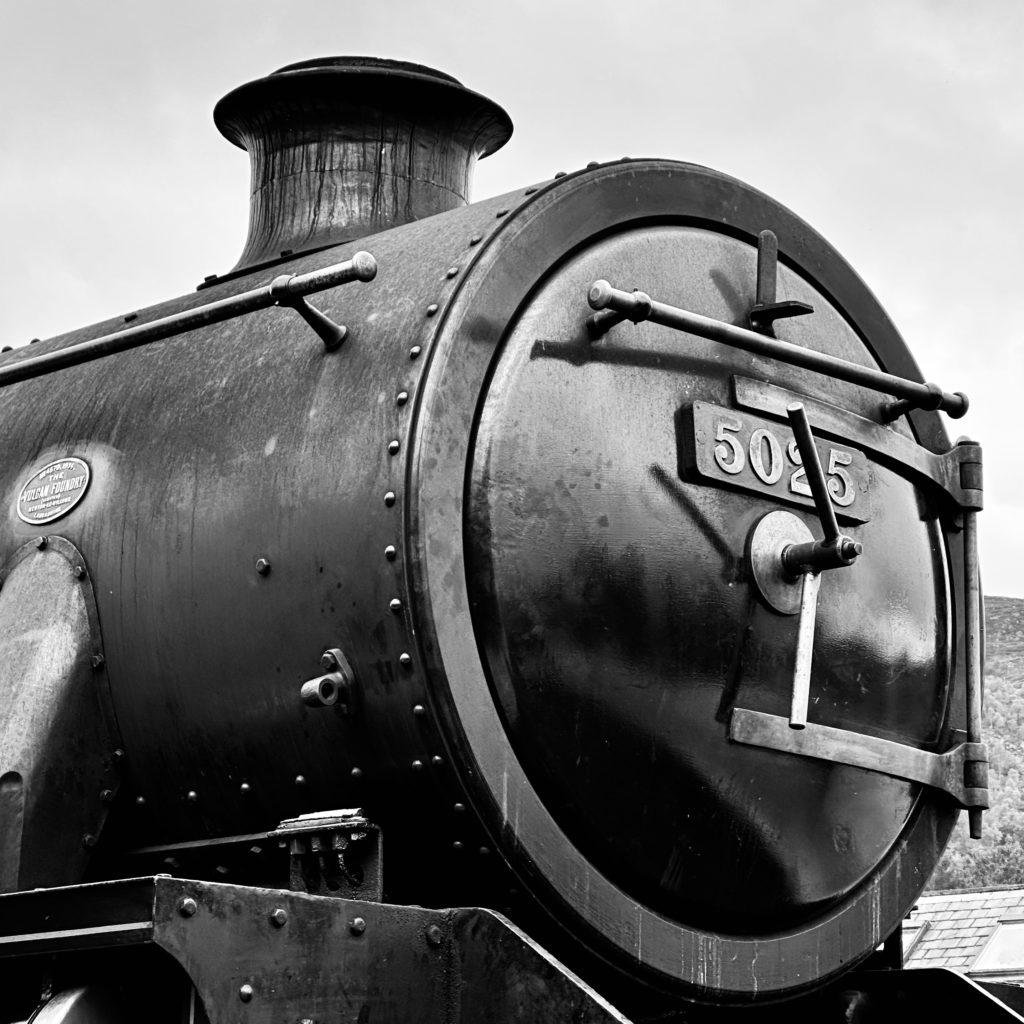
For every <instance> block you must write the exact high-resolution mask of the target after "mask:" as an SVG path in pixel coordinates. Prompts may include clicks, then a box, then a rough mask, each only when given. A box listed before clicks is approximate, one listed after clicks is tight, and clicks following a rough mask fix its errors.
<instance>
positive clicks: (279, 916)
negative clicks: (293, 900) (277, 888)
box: [270, 907, 288, 928]
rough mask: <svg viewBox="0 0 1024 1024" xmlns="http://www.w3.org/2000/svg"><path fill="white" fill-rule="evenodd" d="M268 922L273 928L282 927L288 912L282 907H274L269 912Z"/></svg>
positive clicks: (285, 922)
mask: <svg viewBox="0 0 1024 1024" xmlns="http://www.w3.org/2000/svg"><path fill="white" fill-rule="evenodd" d="M270 923H271V924H272V925H273V926H274V927H275V928H283V927H284V926H285V925H286V924H287V923H288V914H287V912H286V911H285V910H284V909H283V908H282V907H275V908H274V909H273V910H272V911H271V912H270Z"/></svg>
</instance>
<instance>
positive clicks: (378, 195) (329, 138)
mask: <svg viewBox="0 0 1024 1024" xmlns="http://www.w3.org/2000/svg"><path fill="white" fill-rule="evenodd" d="M213 119H214V122H215V123H216V125H217V127H218V128H219V129H220V131H221V133H222V134H223V135H224V136H225V138H227V139H228V140H229V141H230V142H233V143H234V144H235V145H236V146H239V147H240V148H242V149H245V150H248V152H249V157H250V163H251V167H252V191H251V195H250V204H249V236H248V238H247V239H246V242H245V248H244V249H243V251H242V256H241V259H240V260H239V261H238V263H237V264H236V266H235V267H234V271H235V272H237V271H239V270H243V269H246V268H249V267H253V266H255V265H257V264H260V263H265V262H267V261H272V260H276V259H278V258H280V257H281V255H282V254H289V255H290V253H292V252H295V253H299V252H303V251H309V250H314V249H320V248H323V247H325V246H328V245H335V244H337V243H339V242H347V241H351V240H352V239H356V238H361V237H362V236H364V235H370V234H373V233H374V232H377V231H383V230H385V229H387V228H392V227H396V226H397V225H399V224H406V223H408V222H409V221H412V220H418V219H419V218H421V217H429V216H431V215H432V214H435V213H443V212H444V211H446V210H451V209H454V208H455V207H457V206H464V205H465V204H466V203H467V202H468V201H469V182H470V175H471V174H472V171H473V167H474V165H475V163H476V161H477V160H478V159H479V158H480V157H484V156H488V155H490V154H491V153H493V152H495V151H496V150H498V149H500V148H501V147H502V146H503V145H504V144H505V143H506V142H507V141H508V139H509V136H510V135H511V134H512V122H511V120H510V119H509V116H508V114H506V113H505V111H504V110H502V109H501V107H499V106H498V105H497V104H495V103H492V102H491V101H490V100H488V99H486V98H485V97H483V96H480V95H478V94H477V93H475V92H471V91H470V90H469V89H466V88H464V87H463V86H462V84H461V83H460V82H458V81H457V80H456V79H454V78H452V77H451V76H450V75H445V74H442V73H441V72H440V71H434V70H433V69H432V68H427V67H422V66H421V65H419V64H409V63H406V62H405V61H395V60H379V59H377V58H374V57H326V58H322V59H319V60H311V61H303V62H302V63H300V64H289V65H288V66H287V67H284V68H281V70H280V71H275V72H274V73H273V74H272V75H268V76H267V77H266V78H260V79H257V80H256V81H255V82H249V83H248V84H247V85H243V86H240V87H239V88H238V89H235V90H234V91H233V92H230V93H228V95H227V96H225V97H224V98H223V99H222V100H221V101H220V102H219V103H218V104H217V106H216V107H215V108H214V112H213Z"/></svg>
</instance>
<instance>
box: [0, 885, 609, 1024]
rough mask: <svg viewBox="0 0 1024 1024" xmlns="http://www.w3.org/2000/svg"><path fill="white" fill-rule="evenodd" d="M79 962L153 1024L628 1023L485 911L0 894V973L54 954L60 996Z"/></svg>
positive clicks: (235, 891) (258, 895) (195, 890)
mask: <svg viewBox="0 0 1024 1024" xmlns="http://www.w3.org/2000/svg"><path fill="white" fill-rule="evenodd" d="M124 947H149V948H150V949H151V951H152V952H153V953H156V952H157V951H163V953H164V954H169V956H170V957H171V958H172V959H173V960H174V961H176V962H177V964H178V965H179V966H180V967H181V968H182V969H183V972H184V976H185V978H187V982H188V984H187V985H185V986H179V987H178V988H177V990H175V989H173V988H171V987H170V986H169V985H167V984H166V983H165V982H164V979H165V978H166V976H167V972H166V969H161V960H160V958H156V957H150V959H148V960H141V961H139V960H137V961H135V963H137V964H140V965H141V966H140V967H139V968H138V971H139V973H140V974H141V977H140V976H138V975H136V976H135V977H125V967H126V966H127V965H128V964H131V963H133V961H131V960H129V959H128V958H127V957H126V956H125V955H124V953H125V952H128V950H125V949H124ZM86 951H92V956H93V960H92V964H93V966H92V970H93V973H94V975H95V976H98V977H103V978H107V977H112V978H114V979H116V980H117V981H119V982H120V984H119V985H117V986H116V987H117V988H119V989H120V990H121V991H122V992H123V993H124V998H126V999H127V996H128V995H129V994H131V993H132V992H133V991H135V990H136V989H138V988H141V989H142V990H143V991H144V992H147V993H148V1000H147V1002H146V1003H145V1004H143V1005H144V1006H145V1010H144V1011H143V1012H145V1017H146V1020H149V1021H155V1022H156V1021H160V1022H162V1020H163V1019H171V1020H174V1019H177V1020H181V1019H185V1020H208V1021H209V1022H210V1024H222V1022H227V1021H241V1020H245V1021H253V1022H267V1024H270V1022H274V1024H279V1022H281V1021H283V1020H288V1021H292V1020H295V1021H298V1020H309V1021H333V1020H342V1019H344V1020H357V1021H367V1020H393V1021H401V1022H406V1024H419V1022H422V1024H457V1022H459V1021H466V1022H469V1021H476V1020H490V1021H502V1022H508V1024H520V1022H521V1024H534V1022H535V1021H537V1020H539V1019H542V1018H543V1019H547V1020H555V1021H573V1022H575V1024H591V1022H592V1024H619V1022H624V1021H625V1018H623V1017H622V1015H621V1014H619V1013H618V1012H617V1011H616V1010H615V1009H614V1008H613V1007H611V1006H610V1005H609V1004H608V1003H606V1002H605V1001H604V1000H603V999H602V998H601V997H600V996H599V995H597V993H596V992H594V991H593V990H592V989H590V988H589V986H587V985H585V984H584V983H583V982H581V981H580V980H579V979H577V978H574V977H573V976H572V975H571V974H569V973H568V972H567V971H566V970H565V968H563V967H562V966H561V965H560V964H559V963H558V962H557V961H555V960H553V959H552V958H551V957H550V956H548V955H547V954H546V953H545V952H544V951H543V950H542V949H540V948H539V947H538V946H537V945H536V944H535V943H534V942H532V941H531V940H530V939H529V938H528V937H527V936H525V935H524V934H522V933H521V932H519V931H517V930H516V929H515V928H514V927H513V926H512V925H510V924H509V923H508V922H507V921H505V920H504V919H502V918H501V917H500V916H499V915H497V914H494V913H492V912H490V911H488V910H483V909H477V908H466V909H460V910H445V911H437V910H425V909H423V908H421V907H396V906H387V905H384V904H381V903H367V902H359V901H356V900H346V899H327V898H323V897H317V896H306V895H303V894H299V893H292V892H280V891H274V890H270V889H260V888H250V887H239V886H231V885H219V884H216V883H204V882H197V881H190V880H183V879H172V878H167V877H157V878H143V879H132V880H130V881H122V882H114V883H107V884H100V885H94V886H80V887H78V888H76V889H71V890H51V891H47V892H42V893H23V894H16V895H13V896H8V897H0V978H3V979H4V980H7V978H9V977H10V976H11V972H12V971H17V970H18V969H19V967H20V966H21V964H22V963H31V962H32V961H31V959H30V958H38V957H41V956H48V957H51V958H52V959H51V961H50V972H51V973H50V978H51V985H54V986H55V988H56V989H58V990H59V989H60V987H61V985H62V983H63V984H66V983H67V979H74V978H75V977H76V975H77V973H78V972H77V970H76V968H77V966H78V961H79V960H80V958H81V955H82V954H83V953H85V952H86ZM97 951H100V953H99V955H97ZM193 993H194V994H193ZM176 1004H177V1005H176ZM137 1009H138V1010H141V1007H137ZM190 1010H191V1013H189V1011H190ZM182 1011H184V1015H183V1016H177V1014H182ZM197 1011H198V1012H197ZM2 1012H3V1011H2V1010H0V1013H2ZM204 1014H205V1016H204ZM161 1015H166V1018H164V1017H161ZM4 1019H5V1020H6V1019H7V1018H4ZM136 1019H137V1017H136ZM111 1024H112V1022H111Z"/></svg>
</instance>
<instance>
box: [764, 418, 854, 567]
mask: <svg viewBox="0 0 1024 1024" xmlns="http://www.w3.org/2000/svg"><path fill="white" fill-rule="evenodd" d="M786 414H787V415H788V416H789V423H790V426H792V428H793V434H794V436H795V437H796V445H797V448H798V449H799V451H800V458H801V461H802V463H803V467H804V470H805V471H806V474H807V482H808V484H809V485H810V488H811V495H812V497H813V498H814V507H815V508H816V509H817V512H818V519H820V520H821V529H822V532H823V533H824V537H823V539H822V540H816V541H812V542H810V543H805V544H792V545H790V546H788V547H787V548H785V549H784V550H783V552H782V564H783V566H784V567H785V569H786V571H787V572H788V573H789V574H790V575H791V576H799V575H801V574H802V573H807V572H815V573H817V572H821V571H822V570H823V569H841V568H843V567H845V566H848V565H853V563H854V561H855V560H856V559H857V557H858V555H860V554H861V552H862V551H863V550H864V549H863V547H862V545H861V544H859V543H858V542H857V541H855V540H854V539H853V538H852V537H847V536H846V535H845V534H842V533H840V532H839V523H838V522H837V520H836V511H835V509H834V508H833V507H832V496H831V493H830V492H829V489H828V481H827V480H826V479H825V471H824V470H823V469H822V467H821V459H819V458H818V447H817V445H816V444H815V443H814V435H813V434H812V433H811V424H810V422H809V421H808V419H807V410H806V409H805V408H804V407H803V404H802V403H801V402H793V403H791V404H790V405H788V406H787V407H786Z"/></svg>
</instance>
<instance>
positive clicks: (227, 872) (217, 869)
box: [213, 864, 231, 878]
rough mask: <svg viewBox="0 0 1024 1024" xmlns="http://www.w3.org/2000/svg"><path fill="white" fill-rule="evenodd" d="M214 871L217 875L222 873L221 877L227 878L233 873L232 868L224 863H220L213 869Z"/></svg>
mask: <svg viewBox="0 0 1024 1024" xmlns="http://www.w3.org/2000/svg"><path fill="white" fill-rule="evenodd" d="M213 872H214V874H216V875H220V877H221V878H227V876H228V875H230V874H231V868H229V867H227V866H226V865H224V864H218V865H217V866H216V867H215V868H214V869H213Z"/></svg>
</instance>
